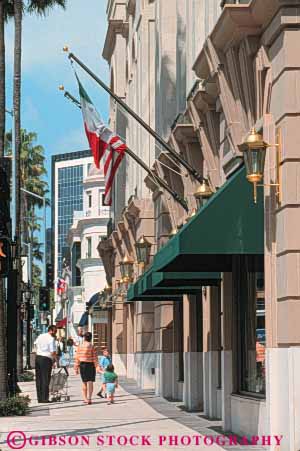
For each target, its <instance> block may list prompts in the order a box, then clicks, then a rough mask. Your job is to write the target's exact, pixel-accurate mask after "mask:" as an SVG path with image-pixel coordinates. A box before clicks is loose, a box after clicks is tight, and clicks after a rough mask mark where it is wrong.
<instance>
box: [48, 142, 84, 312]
mask: <svg viewBox="0 0 300 451" xmlns="http://www.w3.org/2000/svg"><path fill="white" fill-rule="evenodd" d="M92 161H93V158H92V157H91V153H90V150H85V151H79V152H70V153H66V154H58V155H53V156H52V188H51V190H52V193H51V194H52V196H51V198H52V205H53V208H52V219H51V222H52V227H51V228H52V243H53V247H52V265H53V271H54V281H57V280H58V279H59V278H62V277H63V270H64V266H65V267H69V259H70V255H69V246H68V233H69V229H70V227H71V225H72V222H73V214H74V211H81V210H82V209H83V180H84V177H86V176H87V172H88V168H89V167H90V166H91V164H92ZM63 260H65V262H64V263H65V264H64V265H63ZM55 283H56V282H55ZM54 293H55V294H54V301H55V312H54V316H55V317H56V315H57V314H58V313H59V311H60V309H61V296H60V295H59V294H58V290H55V291H54Z"/></svg>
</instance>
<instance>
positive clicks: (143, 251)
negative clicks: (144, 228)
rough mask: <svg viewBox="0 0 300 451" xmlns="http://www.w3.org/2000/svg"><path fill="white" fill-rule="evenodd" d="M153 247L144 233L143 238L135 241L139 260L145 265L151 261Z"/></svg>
mask: <svg viewBox="0 0 300 451" xmlns="http://www.w3.org/2000/svg"><path fill="white" fill-rule="evenodd" d="M151 247H152V244H151V243H150V242H149V241H148V240H147V239H146V238H145V236H144V235H143V236H141V238H140V239H139V240H138V241H137V242H136V243H135V250H136V256H137V262H138V263H139V264H140V265H142V266H143V267H145V266H146V265H148V263H149V260H150V252H151Z"/></svg>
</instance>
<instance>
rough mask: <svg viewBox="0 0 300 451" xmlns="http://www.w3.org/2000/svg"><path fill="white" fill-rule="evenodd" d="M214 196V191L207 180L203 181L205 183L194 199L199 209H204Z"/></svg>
mask: <svg viewBox="0 0 300 451" xmlns="http://www.w3.org/2000/svg"><path fill="white" fill-rule="evenodd" d="M212 194H213V191H212V189H211V187H210V186H209V184H208V183H207V181H206V180H204V179H203V182H202V183H201V185H199V187H198V188H197V191H196V192H195V193H194V197H195V199H196V202H197V206H198V208H200V207H202V206H203V205H204V204H205V203H206V202H207V201H208V199H209V198H210V197H211V195H212Z"/></svg>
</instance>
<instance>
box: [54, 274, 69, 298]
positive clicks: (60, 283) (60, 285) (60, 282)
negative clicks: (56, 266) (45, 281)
mask: <svg viewBox="0 0 300 451" xmlns="http://www.w3.org/2000/svg"><path fill="white" fill-rule="evenodd" d="M66 290H67V282H66V281H65V280H64V279H61V278H58V279H57V280H56V293H57V294H58V295H59V296H61V295H62V294H63V293H65V292H66Z"/></svg>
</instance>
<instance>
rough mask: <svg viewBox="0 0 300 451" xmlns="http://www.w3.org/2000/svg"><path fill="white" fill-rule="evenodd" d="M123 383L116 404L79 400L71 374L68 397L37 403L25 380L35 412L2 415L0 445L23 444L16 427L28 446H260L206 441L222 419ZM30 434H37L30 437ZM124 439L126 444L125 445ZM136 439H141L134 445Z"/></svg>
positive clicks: (203, 450) (14, 446) (92, 448)
mask: <svg viewBox="0 0 300 451" xmlns="http://www.w3.org/2000/svg"><path fill="white" fill-rule="evenodd" d="M121 385H122V386H121V388H119V389H118V391H117V395H116V403H115V404H114V405H110V406H108V405H107V403H106V401H105V400H100V399H99V398H96V399H94V400H93V404H92V405H91V406H87V405H84V404H83V403H82V400H81V393H80V380H79V377H76V376H74V375H71V376H70V378H69V393H70V396H71V400H70V401H69V402H56V403H51V404H48V405H45V404H44V405H43V404H37V402H36V396H35V387H34V384H33V383H23V384H21V387H22V390H23V392H24V393H28V394H29V395H30V397H31V399H32V403H31V413H30V415H29V416H26V417H13V418H1V419H0V450H1V451H4V450H9V449H22V445H24V443H22V441H18V440H16V441H15V442H14V441H11V446H8V443H7V437H8V436H9V434H11V435H10V438H11V439H12V438H13V435H12V431H21V433H20V432H19V433H18V434H16V438H19V437H21V438H22V437H23V438H22V440H23V441H24V435H23V434H25V435H26V437H27V442H26V445H25V447H23V449H25V450H27V449H28V450H32V449H35V450H52V451H58V450H60V451H61V450H63V449H68V450H70V449H72V450H77V449H81V450H82V449H86V450H89V451H95V450H103V449H107V450H119V449H123V450H124V449H125V450H126V449H127V450H136V451H139V450H145V449H149V450H151V451H152V450H169V449H170V450H171V449H172V450H175V449H176V450H199V451H206V450H212V451H217V450H222V449H227V450H235V451H240V450H243V451H249V450H256V451H259V450H262V448H260V447H258V446H252V447H250V446H230V447H223V446H222V447H221V446H218V445H217V444H216V443H214V444H213V445H212V446H205V445H204V444H203V441H204V437H205V436H210V437H214V438H213V439H209V438H208V439H207V440H208V441H207V444H210V443H211V440H213V441H214V442H215V440H216V437H217V435H218V434H222V432H221V430H220V422H212V421H209V420H206V419H205V418H203V417H201V415H200V414H199V413H198V414H196V413H187V412H184V411H182V410H181V409H180V404H179V405H178V403H173V402H168V401H166V400H164V399H162V398H160V397H158V396H156V395H155V394H154V392H153V391H149V390H138V389H137V387H136V385H135V383H134V382H133V381H122V382H121ZM97 388H98V386H97ZM51 436H52V437H51ZM53 436H56V440H57V441H58V440H59V436H61V438H60V442H57V444H55V439H54V438H53ZM111 436H113V437H112V438H110V437H111ZM124 436H125V437H124ZM130 436H132V439H131V440H132V445H130V443H129V437H130ZM133 436H134V437H133ZM143 436H144V437H146V438H144V446H141V443H142V440H143ZM169 436H173V440H176V437H177V440H178V445H176V442H174V441H173V444H172V442H170V440H172V439H171V438H170V437H169ZM174 436H175V437H174ZM29 437H33V438H32V439H31V443H30V442H28V438H29ZM102 437H103V441H104V444H103V443H102ZM118 437H119V445H118V444H117V438H118ZM51 440H52V443H51ZM110 440H111V442H110ZM125 440H127V441H128V443H127V446H124V444H125ZM181 440H183V444H181ZM77 441H78V444H76V442H77ZM190 441H191V443H190V444H189V442H190ZM64 442H66V444H65V443H64ZM110 443H111V444H110ZM136 443H138V445H136V446H134V445H135V444H136ZM121 445H123V446H121Z"/></svg>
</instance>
